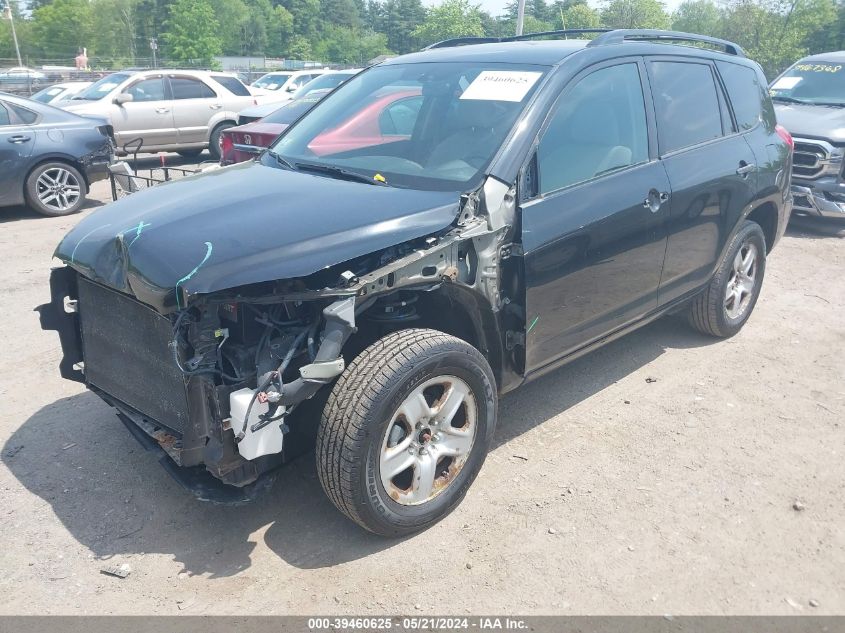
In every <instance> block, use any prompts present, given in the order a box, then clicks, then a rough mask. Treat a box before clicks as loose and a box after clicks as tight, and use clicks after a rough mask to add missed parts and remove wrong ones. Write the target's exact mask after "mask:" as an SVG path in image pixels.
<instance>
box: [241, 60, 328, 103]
mask: <svg viewBox="0 0 845 633" xmlns="http://www.w3.org/2000/svg"><path fill="white" fill-rule="evenodd" d="M328 72H331V71H330V70H329V69H328V68H310V69H308V70H279V71H275V72H272V73H267V74H266V75H263V76H261V77H259V78H258V79H256V80H255V81H253V82H252V84H251V88H252V89H253V91H254V92H255V94H256V95H257V96H258V103H260V104H264V103H284V102H285V101H289V100H290V99H291V97H292V96H293V93H294V92H296V91H297V90H299V89H300V88H302V86H304V85H305V84H307V83H308V82H309V81H311V80H312V79H314V78H315V77H319V76H320V75H325V74H326V73H328Z"/></svg>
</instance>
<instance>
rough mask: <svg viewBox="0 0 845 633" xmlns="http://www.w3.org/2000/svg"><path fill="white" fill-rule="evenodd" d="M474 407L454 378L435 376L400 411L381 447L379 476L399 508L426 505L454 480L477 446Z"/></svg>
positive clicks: (466, 389)
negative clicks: (399, 505)
mask: <svg viewBox="0 0 845 633" xmlns="http://www.w3.org/2000/svg"><path fill="white" fill-rule="evenodd" d="M477 419H478V406H477V403H476V402H475V397H474V396H473V393H472V389H470V387H469V385H468V384H467V383H466V382H464V381H463V380H461V379H460V378H458V377H456V376H437V377H435V378H432V379H430V380H428V381H426V382H424V383H422V384H421V385H419V386H418V387H417V388H415V389H414V390H413V391H412V392H411V393H410V394H409V395H408V396H407V397H406V398H405V400H404V401H403V402H402V404H401V405H399V408H398V409H397V410H396V412H395V413H394V414H393V417H392V419H391V421H390V424H388V426H387V430H386V431H385V434H384V438H383V439H382V442H381V454H380V457H379V474H380V476H381V482H382V485H383V486H384V489H385V491H386V492H387V494H388V495H390V497H391V498H392V499H393V500H394V501H396V502H397V503H400V504H402V505H420V504H422V503H425V502H427V501H430V500H431V499H433V498H434V497H436V496H437V495H439V494H440V493H441V492H443V491H444V490H445V489H446V488H448V487H449V486H450V485H451V484H452V483H453V482H454V481H455V479H456V478H457V476H458V474H459V473H460V472H461V469H462V468H463V467H464V464H465V463H466V461H467V458H468V457H469V455H470V452H471V451H472V447H473V444H474V442H475V434H476V429H477V427H478V424H477Z"/></svg>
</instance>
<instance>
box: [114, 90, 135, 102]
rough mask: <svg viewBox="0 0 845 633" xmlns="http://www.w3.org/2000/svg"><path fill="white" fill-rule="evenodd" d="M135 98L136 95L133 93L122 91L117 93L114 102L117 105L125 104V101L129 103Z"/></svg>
mask: <svg viewBox="0 0 845 633" xmlns="http://www.w3.org/2000/svg"><path fill="white" fill-rule="evenodd" d="M133 99H134V97H133V96H132V95H131V94H129V93H128V92H121V93H120V94H119V95H117V96H116V97H115V98H114V103H115V104H116V105H123V104H124V103H129V102H130V101H132V100H133Z"/></svg>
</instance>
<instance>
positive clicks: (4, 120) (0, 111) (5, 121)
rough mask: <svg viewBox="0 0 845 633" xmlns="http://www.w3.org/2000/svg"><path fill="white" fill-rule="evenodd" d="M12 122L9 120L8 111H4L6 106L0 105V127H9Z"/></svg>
mask: <svg viewBox="0 0 845 633" xmlns="http://www.w3.org/2000/svg"><path fill="white" fill-rule="evenodd" d="M11 124H12V122H11V121H10V120H9V111H8V110H7V109H6V106H5V105H3V104H2V103H0V125H11Z"/></svg>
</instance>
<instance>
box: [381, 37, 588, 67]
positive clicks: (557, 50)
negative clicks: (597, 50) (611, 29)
mask: <svg viewBox="0 0 845 633" xmlns="http://www.w3.org/2000/svg"><path fill="white" fill-rule="evenodd" d="M588 43H589V40H539V41H533V42H532V41H527V42H491V43H487V44H468V45H465V46H452V47H448V48H434V49H430V50H425V51H420V52H418V53H410V54H408V55H401V56H399V57H393V58H392V59H388V60H387V61H384V62H382V63H381V64H380V65H381V66H392V65H393V64H415V63H421V62H508V63H512V64H536V65H540V66H554V65H555V64H558V63H559V62H560V61H561V60H563V59H564V58H566V57H568V56H569V55H571V54H572V53H574V52H576V51H580V50H581V49H583V48H584V47H586V46H587V44H588Z"/></svg>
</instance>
